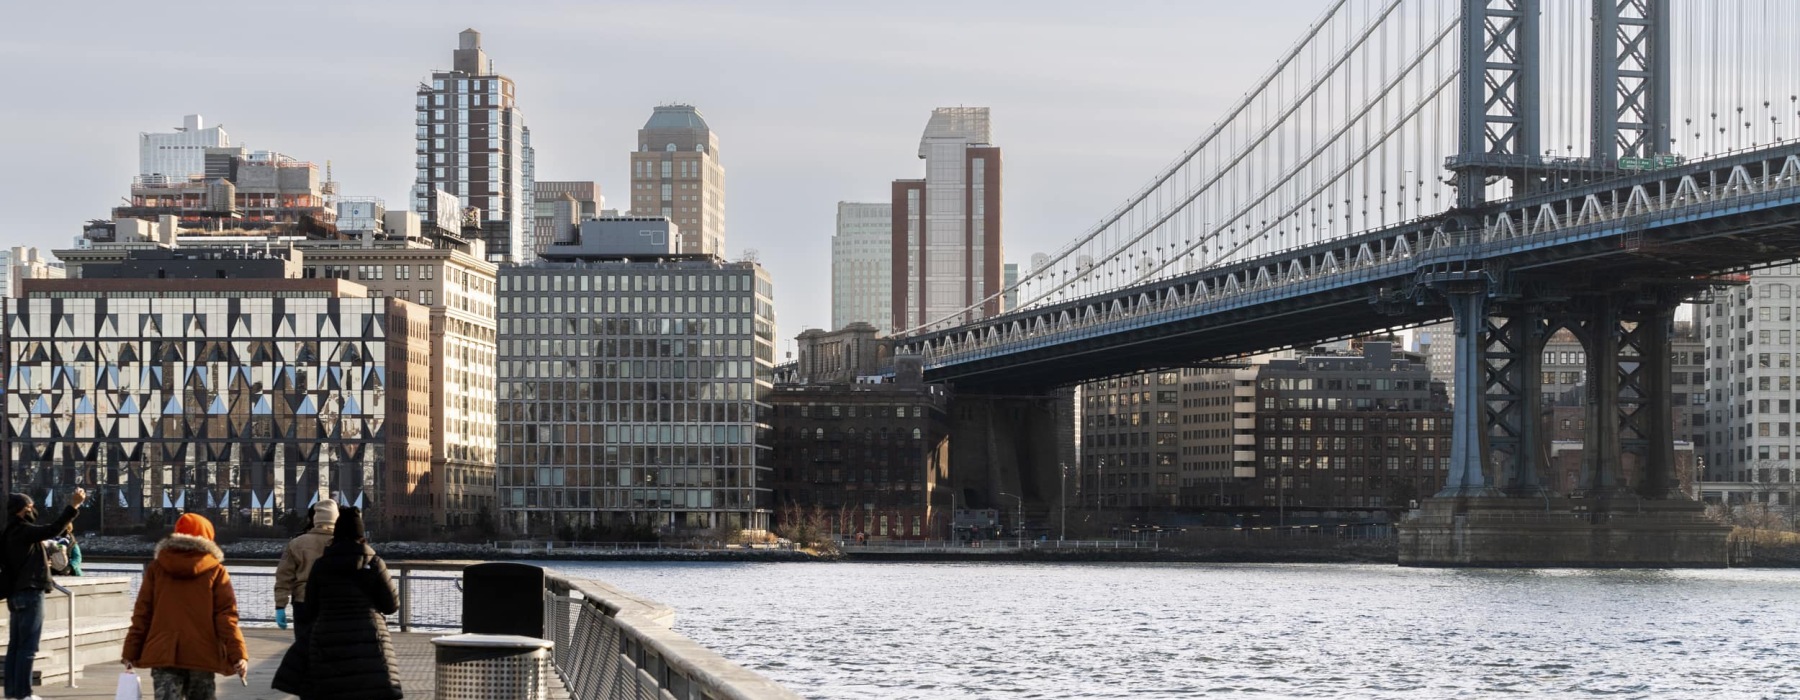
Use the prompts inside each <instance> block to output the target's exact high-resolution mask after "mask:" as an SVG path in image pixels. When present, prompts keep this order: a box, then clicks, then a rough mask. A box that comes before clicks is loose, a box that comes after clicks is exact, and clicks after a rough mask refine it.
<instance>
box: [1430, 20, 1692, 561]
mask: <svg viewBox="0 0 1800 700" xmlns="http://www.w3.org/2000/svg"><path fill="white" fill-rule="evenodd" d="M1539 4H1540V0H1464V2H1463V15H1462V18H1461V28H1462V37H1461V41H1462V44H1461V57H1462V73H1461V76H1460V77H1461V83H1460V95H1459V97H1460V108H1461V112H1462V113H1461V115H1460V119H1459V121H1458V128H1459V133H1458V147H1459V150H1460V153H1459V154H1458V155H1456V156H1454V157H1452V158H1451V159H1450V160H1449V162H1448V164H1447V166H1448V168H1449V169H1450V170H1451V171H1452V172H1453V173H1454V174H1455V181H1456V185H1457V208H1458V210H1459V211H1453V212H1450V216H1449V222H1447V223H1446V227H1461V228H1463V229H1465V230H1471V229H1472V230H1480V228H1481V222H1480V220H1481V218H1482V216H1483V214H1484V213H1486V212H1485V208H1486V205H1487V204H1488V202H1487V194H1488V190H1489V187H1490V186H1491V185H1493V184H1495V183H1496V182H1497V181H1498V179H1499V178H1507V179H1508V180H1510V181H1511V184H1512V194H1513V195H1514V196H1518V195H1523V194H1530V193H1533V192H1539V191H1543V190H1545V189H1553V188H1559V187H1564V186H1568V185H1574V184H1581V183H1587V182H1594V181H1598V180H1602V179H1606V178H1610V177H1617V176H1619V175H1620V174H1621V170H1620V168H1619V161H1620V159H1622V158H1650V157H1652V156H1656V155H1660V154H1662V153H1664V152H1666V150H1667V148H1668V146H1669V143H1670V142H1669V137H1670V122H1671V116H1670V106H1669V97H1670V95H1669V75H1670V68H1669V63H1670V56H1669V46H1670V42H1669V31H1670V26H1669V0H1593V8H1594V10H1593V22H1594V26H1593V30H1594V44H1593V98H1592V100H1593V102H1592V111H1591V120H1592V121H1591V124H1590V127H1591V132H1590V133H1591V139H1590V144H1589V146H1590V152H1589V154H1588V157H1587V158H1584V159H1581V158H1563V159H1553V158H1549V157H1547V156H1544V155H1541V151H1540V148H1539V146H1540V144H1539V137H1540V135H1541V132H1540V114H1539V109H1540V101H1539V92H1538V88H1539V85H1538V77H1539V69H1538V65H1539V61H1540V58H1541V57H1540V56H1539V46H1538V32H1539V26H1538V25H1539V22H1538V18H1539V17H1540V16H1541V13H1540V9H1541V8H1540V6H1539ZM1418 283H1419V286H1420V287H1422V288H1425V289H1429V290H1431V292H1432V293H1434V295H1435V296H1437V297H1439V298H1440V299H1441V301H1443V302H1445V303H1447V305H1448V306H1449V307H1450V310H1451V312H1452V315H1453V317H1454V319H1455V324H1456V325H1455V328H1456V358H1455V374H1456V384H1455V387H1456V389H1455V391H1456V395H1455V397H1454V402H1453V403H1454V420H1455V428H1454V432H1453V433H1452V448H1451V466H1450V474H1449V476H1448V479H1447V481H1446V483H1445V486H1444V489H1443V490H1442V491H1440V492H1439V493H1438V494H1437V495H1436V496H1435V497H1433V498H1429V499H1426V502H1425V503H1424V504H1423V505H1422V508H1421V509H1420V510H1419V511H1417V512H1416V513H1415V514H1413V515H1412V516H1411V517H1410V518H1409V520H1408V521H1407V522H1406V523H1404V524H1403V525H1402V526H1401V547H1400V550H1401V551H1400V561H1401V563H1402V564H1412V565H1427V566H1430V565H1439V566H1443V565H1450V566H1456V565H1508V564H1523V565H1557V564H1563V565H1594V564H1600V565H1688V566H1693V565H1701V566H1706V565H1715V566H1722V565H1723V563H1724V540H1723V538H1724V535H1723V531H1722V529H1720V528H1718V527H1717V526H1714V525H1712V524H1710V523H1708V522H1706V521H1704V519H1703V518H1701V517H1699V516H1700V511H1701V509H1702V506H1700V504H1698V503H1696V502H1694V501H1692V500H1691V499H1689V498H1688V497H1687V496H1686V495H1684V494H1681V493H1679V491H1678V489H1677V488H1676V485H1677V484H1676V480H1675V474H1674V442H1673V441H1674V436H1673V428H1672V426H1671V418H1672V415H1673V412H1672V404H1671V401H1672V400H1673V395H1672V388H1671V377H1670V372H1669V370H1670V367H1669V359H1670V340H1671V336H1672V328H1673V318H1674V312H1675V309H1676V308H1677V307H1678V306H1679V304H1680V303H1681V302H1682V301H1683V300H1684V299H1687V298H1689V297H1691V296H1693V295H1695V294H1697V293H1700V292H1703V291H1704V290H1703V289H1700V288H1697V287H1696V286H1695V284H1694V283H1693V282H1682V281H1679V280H1667V279H1660V280H1659V279H1631V278H1607V277H1599V278H1594V279H1582V280H1567V279H1542V278H1534V277H1532V276H1531V275H1528V274H1522V273H1520V272H1517V271H1512V270H1506V269H1493V268H1491V267H1482V266H1480V265H1479V264H1476V263H1468V262H1447V263H1443V264H1438V265H1434V266H1432V267H1430V268H1422V269H1421V270H1420V272H1419V275H1418ZM1565 328H1566V329H1568V330H1570V331H1571V332H1573V333H1574V334H1575V335H1576V336H1577V337H1579V338H1580V339H1581V341H1582V344H1583V346H1584V347H1585V348H1586V354H1587V358H1588V366H1587V387H1586V396H1585V398H1584V400H1585V402H1586V409H1587V410H1586V414H1587V415H1586V421H1585V425H1586V435H1585V440H1584V449H1583V455H1584V462H1583V464H1582V469H1581V477H1580V480H1579V484H1578V485H1577V487H1576V488H1575V489H1574V491H1573V492H1571V493H1567V494H1557V493H1553V492H1552V490H1551V488H1552V486H1551V484H1550V483H1549V482H1548V480H1547V479H1546V478H1545V476H1546V475H1547V473H1548V469H1547V468H1546V465H1545V464H1544V462H1545V455H1546V454H1547V452H1548V450H1547V446H1548V435H1546V434H1545V431H1544V429H1543V427H1542V425H1541V424H1540V421H1541V415H1540V414H1541V410H1542V406H1543V403H1542V389H1541V385H1540V383H1541V381H1542V377H1541V375H1542V373H1541V371H1540V370H1541V362H1542V356H1543V349H1544V344H1545V342H1546V340H1548V338H1549V337H1550V335H1551V334H1552V333H1553V332H1555V331H1556V330H1557V329H1565ZM1628 453H1629V454H1633V455H1634V456H1635V458H1636V465H1637V475H1638V479H1637V480H1636V482H1635V483H1634V484H1632V486H1633V488H1631V489H1627V488H1626V487H1625V479H1624V469H1625V460H1624V459H1623V458H1624V457H1625V455H1626V454H1628ZM1628 509H1629V513H1628V512H1627V511H1628Z"/></svg>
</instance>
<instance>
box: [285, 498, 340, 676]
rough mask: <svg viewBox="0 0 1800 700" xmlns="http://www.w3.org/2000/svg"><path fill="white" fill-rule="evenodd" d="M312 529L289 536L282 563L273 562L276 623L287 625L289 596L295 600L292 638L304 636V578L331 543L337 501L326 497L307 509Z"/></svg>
mask: <svg viewBox="0 0 1800 700" xmlns="http://www.w3.org/2000/svg"><path fill="white" fill-rule="evenodd" d="M309 512H310V514H311V516H312V529H310V530H307V531H306V532H302V533H300V534H299V535H298V536H296V537H294V539H291V540H288V543H287V549H285V550H282V552H281V563H280V564H277V565H276V566H275V625H276V626H277V627H280V628H282V629H287V626H288V615H287V606H288V600H289V599H290V598H291V599H292V600H293V601H294V641H296V642H298V641H302V640H304V639H306V633H307V628H308V627H310V626H311V623H310V622H301V620H311V619H312V616H311V615H309V614H308V613H307V609H306V581H307V575H308V574H310V573H311V572H312V567H313V563H314V562H316V561H318V560H319V557H320V556H322V555H324V554H325V548H326V546H327V545H330V544H331V533H332V531H333V530H335V529H336V527H337V519H338V506H337V501H333V500H331V499H329V498H327V499H325V500H323V501H319V502H318V503H316V504H314V505H313V507H312V508H311V509H310V511H309Z"/></svg>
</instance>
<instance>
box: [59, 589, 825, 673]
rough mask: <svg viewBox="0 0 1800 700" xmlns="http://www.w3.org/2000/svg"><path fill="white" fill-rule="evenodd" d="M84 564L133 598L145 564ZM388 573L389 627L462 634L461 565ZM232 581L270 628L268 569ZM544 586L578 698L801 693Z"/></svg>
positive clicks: (636, 613)
mask: <svg viewBox="0 0 1800 700" xmlns="http://www.w3.org/2000/svg"><path fill="white" fill-rule="evenodd" d="M83 568H84V570H85V571H87V572H90V575H101V574H104V575H108V576H126V577H130V579H131V595H132V596H133V597H134V598H135V597H136V595H137V588H138V586H139V585H140V584H141V583H142V580H143V567H142V566H141V565H135V564H131V563H126V562H107V563H90V564H88V565H87V566H84V567H83ZM388 570H389V572H390V573H391V574H392V575H393V577H394V583H395V586H396V587H397V588H399V590H400V611H399V612H398V613H397V614H395V615H392V616H389V617H388V624H389V626H391V627H396V628H398V630H399V631H401V632H411V631H460V629H461V627H462V565H460V564H439V563H413V562H406V563H396V564H390V565H389V567H388ZM231 576H232V578H233V580H234V581H233V583H234V585H233V588H234V589H235V592H236V594H237V598H238V614H239V620H240V621H241V622H243V623H245V624H252V625H259V626H267V625H270V624H273V623H274V617H273V615H274V576H275V569H274V566H273V565H271V564H269V563H267V562H256V563H254V564H240V565H233V566H231ZM544 581H545V586H544V592H543V595H544V637H545V638H546V639H549V640H551V641H552V642H555V644H556V646H555V651H554V658H555V662H556V667H557V671H558V673H559V674H560V675H561V676H562V678H563V682H564V684H565V686H566V687H567V688H568V690H569V691H570V693H571V695H572V697H574V698H575V699H576V700H602V699H604V698H633V697H660V698H672V699H674V700H798V698H799V697H800V696H798V695H796V694H794V693H793V692H791V691H789V690H787V689H785V688H782V687H781V686H780V685H777V684H776V683H775V682H774V681H771V680H769V679H768V678H765V677H763V676H761V675H759V674H757V673H755V672H753V671H750V670H748V669H745V668H743V667H741V666H739V665H737V664H735V663H733V662H731V661H730V660H728V659H726V658H725V657H722V656H720V655H718V654H717V653H715V652H713V651H712V650H710V649H707V648H705V647H703V646H701V645H700V644H698V643H696V642H694V641H693V640H691V639H688V638H687V637H685V636H683V635H681V634H679V633H677V632H675V631H674V630H671V629H670V628H669V625H670V623H671V622H672V620H673V618H674V611H673V610H671V609H669V608H667V607H664V606H661V605H658V604H656V603H653V602H650V601H647V600H643V599H640V598H637V597H634V596H632V595H631V594H629V593H626V592H624V591H621V590H619V589H617V588H613V587H612V586H609V585H607V584H605V583H601V582H599V581H592V580H585V579H572V578H567V577H564V576H562V575H560V574H557V573H556V572H553V571H549V570H545V571H544ZM59 589H60V587H59ZM61 590H64V591H65V592H68V591H67V589H61ZM71 595H72V594H71ZM70 602H71V603H73V599H71V601H70ZM70 609H71V610H73V605H71V608H70ZM260 611H266V613H264V612H260ZM71 628H73V627H72V625H71ZM71 652H73V649H71ZM70 658H71V659H72V658H74V656H73V653H71V655H70ZM72 677H73V676H71V678H72ZM71 687H73V686H71Z"/></svg>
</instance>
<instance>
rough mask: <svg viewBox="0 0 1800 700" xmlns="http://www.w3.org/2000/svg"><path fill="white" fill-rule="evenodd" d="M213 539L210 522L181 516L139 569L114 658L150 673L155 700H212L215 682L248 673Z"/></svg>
mask: <svg viewBox="0 0 1800 700" xmlns="http://www.w3.org/2000/svg"><path fill="white" fill-rule="evenodd" d="M213 539H214V535H213V526H212V523H211V522H210V521H208V520H207V519H206V518H205V517H203V516H201V515H199V514H197V513H185V514H183V515H182V516H181V519H179V520H176V521H175V534H172V535H169V536H168V537H166V538H163V541H162V542H159V543H157V545H156V557H155V558H154V559H152V560H151V561H150V563H149V564H146V565H145V566H144V579H143V583H142V584H140V585H139V586H138V595H137V604H136V605H135V606H133V607H132V610H131V631H130V632H127V633H126V634H125V649H124V651H123V653H121V654H120V656H121V657H122V658H121V660H122V661H124V662H125V668H126V669H128V670H129V669H132V668H148V669H150V681H151V683H152V685H153V686H154V687H155V689H156V700H213V698H214V697H215V688H216V687H217V686H216V685H215V684H214V681H215V680H216V679H214V678H213V676H214V674H218V675H236V676H246V675H247V674H248V673H249V672H250V661H249V657H250V654H249V650H248V649H247V648H246V647H245V645H244V633H243V632H242V631H241V630H239V629H238V611H237V593H236V592H235V591H233V590H232V588H231V574H229V573H227V572H226V571H225V564H224V562H225V553H224V552H223V551H220V549H219V545H218V544H217V543H215V542H214V541H213Z"/></svg>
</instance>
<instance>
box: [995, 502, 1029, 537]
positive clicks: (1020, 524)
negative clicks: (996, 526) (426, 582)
mask: <svg viewBox="0 0 1800 700" xmlns="http://www.w3.org/2000/svg"><path fill="white" fill-rule="evenodd" d="M1000 495H1002V496H1010V497H1012V499H1013V500H1015V501H1018V502H1019V510H1018V511H1017V512H1018V517H1016V518H1014V519H1013V541H1014V542H1015V543H1016V544H1017V545H1018V546H1020V547H1024V546H1025V499H1023V498H1019V497H1018V496H1014V495H1013V494H1010V493H1006V492H1001V493H1000Z"/></svg>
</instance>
